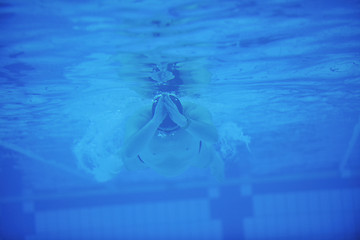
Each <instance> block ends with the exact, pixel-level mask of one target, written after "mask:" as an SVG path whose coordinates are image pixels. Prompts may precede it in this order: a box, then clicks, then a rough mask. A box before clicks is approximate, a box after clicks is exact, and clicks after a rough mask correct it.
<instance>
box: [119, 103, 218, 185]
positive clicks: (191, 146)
mask: <svg viewBox="0 0 360 240" xmlns="http://www.w3.org/2000/svg"><path fill="white" fill-rule="evenodd" d="M166 101H167V100H164V102H165V104H166ZM168 102H170V101H168ZM170 104H171V103H170ZM165 106H166V105H165ZM158 107H162V106H157V108H158ZM173 107H174V106H173ZM168 108H170V107H168ZM174 109H175V108H172V110H174ZM172 110H171V109H170V112H171V111H172ZM174 112H176V111H174ZM163 113H164V114H163ZM163 113H161V112H160V114H157V113H155V114H154V115H152V113H151V111H150V110H149V109H142V110H140V111H139V112H138V113H137V114H135V115H134V117H133V119H131V120H130V121H129V126H128V128H127V139H128V140H127V141H126V143H125V147H124V149H123V161H124V163H125V166H126V167H127V168H129V169H141V168H147V167H150V168H152V169H154V170H156V171H158V172H159V173H161V174H163V175H166V176H173V175H177V174H180V173H182V172H183V171H185V170H186V169H187V168H188V167H190V166H199V167H207V166H212V168H215V169H212V170H213V172H214V173H215V174H216V175H218V176H217V177H218V178H221V177H222V174H223V163H222V160H221V159H220V158H219V156H218V155H217V153H216V152H215V150H214V148H213V146H212V144H213V143H214V142H216V141H217V131H216V129H215V127H214V126H213V123H212V118H211V115H210V113H209V112H208V111H207V110H206V109H205V108H202V107H200V106H198V105H195V104H192V103H186V104H183V113H182V114H180V113H179V112H177V113H173V114H171V113H169V112H168V111H167V110H166V109H165V111H164V112H163ZM161 114H163V115H161ZM159 115H161V116H162V117H160V118H158V116H159ZM168 115H170V116H171V117H172V119H175V120H174V122H177V124H178V125H179V128H177V129H176V130H174V131H171V132H166V131H163V130H160V129H159V126H160V125H161V123H162V121H163V120H164V118H165V116H168ZM180 119H182V120H180ZM184 119H186V120H184Z"/></svg>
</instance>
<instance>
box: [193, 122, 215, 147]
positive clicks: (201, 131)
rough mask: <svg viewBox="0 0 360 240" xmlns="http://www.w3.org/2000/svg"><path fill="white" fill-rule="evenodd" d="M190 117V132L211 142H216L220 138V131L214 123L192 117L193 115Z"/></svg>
mask: <svg viewBox="0 0 360 240" xmlns="http://www.w3.org/2000/svg"><path fill="white" fill-rule="evenodd" d="M188 119H189V121H190V122H189V126H188V127H187V129H186V130H187V131H188V132H190V133H191V134H193V135H195V136H197V137H198V138H200V139H202V140H203V141H206V142H209V143H215V142H216V141H217V140H218V132H217V130H216V128H215V126H214V125H212V124H209V123H206V122H202V121H197V120H194V119H191V117H188Z"/></svg>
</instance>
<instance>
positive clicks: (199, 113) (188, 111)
mask: <svg viewBox="0 0 360 240" xmlns="http://www.w3.org/2000/svg"><path fill="white" fill-rule="evenodd" d="M183 109H184V115H185V116H188V117H190V118H191V119H194V120H198V121H203V122H207V123H212V121H213V120H212V115H211V113H210V112H209V110H208V109H207V108H206V107H204V106H202V105H200V104H197V103H194V102H183Z"/></svg>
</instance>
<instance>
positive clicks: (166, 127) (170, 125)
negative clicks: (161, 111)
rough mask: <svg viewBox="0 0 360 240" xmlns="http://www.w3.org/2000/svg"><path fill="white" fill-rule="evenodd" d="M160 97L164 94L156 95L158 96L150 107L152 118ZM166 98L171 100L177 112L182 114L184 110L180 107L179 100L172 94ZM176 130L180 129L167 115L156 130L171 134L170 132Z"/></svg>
mask: <svg viewBox="0 0 360 240" xmlns="http://www.w3.org/2000/svg"><path fill="white" fill-rule="evenodd" d="M162 96H164V94H161V95H158V96H156V97H155V98H154V100H153V105H152V116H154V113H155V109H156V106H157V104H158V101H159V99H160V97H162ZM168 96H169V98H170V99H171V101H172V102H173V103H174V104H175V105H176V107H177V108H178V110H179V112H180V113H181V114H183V111H184V110H183V106H182V104H181V102H180V100H179V99H178V98H177V97H176V96H174V95H172V94H169V95H168ZM178 128H180V127H179V126H178V125H177V124H176V123H174V122H173V121H172V120H171V118H170V117H169V115H167V116H166V117H165V119H164V121H163V122H162V123H161V124H160V126H159V128H158V129H159V130H161V131H164V132H172V131H175V130H177V129H178Z"/></svg>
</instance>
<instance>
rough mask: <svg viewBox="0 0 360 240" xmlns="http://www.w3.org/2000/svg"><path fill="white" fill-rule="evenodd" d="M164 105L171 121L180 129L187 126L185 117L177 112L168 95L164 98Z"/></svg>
mask: <svg viewBox="0 0 360 240" xmlns="http://www.w3.org/2000/svg"><path fill="white" fill-rule="evenodd" d="M164 103H165V104H164V105H165V108H166V109H167V111H168V113H169V117H170V118H171V120H172V121H173V122H174V123H176V124H177V125H179V126H180V127H184V126H186V124H187V119H186V117H185V116H184V115H182V114H181V113H180V112H179V110H178V108H177V106H176V105H175V103H173V101H172V100H171V99H170V97H169V96H168V95H165V96H164Z"/></svg>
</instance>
